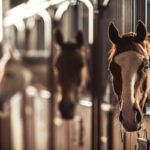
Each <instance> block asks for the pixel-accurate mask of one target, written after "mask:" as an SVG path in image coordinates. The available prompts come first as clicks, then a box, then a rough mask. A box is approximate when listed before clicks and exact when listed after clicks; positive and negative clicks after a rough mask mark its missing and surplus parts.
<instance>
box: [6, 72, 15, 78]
mask: <svg viewBox="0 0 150 150" xmlns="http://www.w3.org/2000/svg"><path fill="white" fill-rule="evenodd" d="M13 76H14V73H12V72H6V77H7V78H12V77H13Z"/></svg>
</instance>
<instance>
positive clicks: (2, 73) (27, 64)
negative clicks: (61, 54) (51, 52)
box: [0, 50, 48, 111]
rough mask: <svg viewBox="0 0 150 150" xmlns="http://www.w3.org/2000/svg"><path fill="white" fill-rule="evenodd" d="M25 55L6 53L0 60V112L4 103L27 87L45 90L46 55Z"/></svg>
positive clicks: (16, 52) (46, 75) (46, 74)
mask: <svg viewBox="0 0 150 150" xmlns="http://www.w3.org/2000/svg"><path fill="white" fill-rule="evenodd" d="M25 53H26V54H25ZM25 53H23V52H22V53H19V52H18V51H16V50H15V51H7V52H5V53H4V55H3V57H2V58H1V60H0V107H1V111H2V108H3V104H4V103H6V102H7V101H9V100H10V98H11V97H12V96H13V95H14V94H16V93H17V92H25V90H26V88H27V87H28V86H33V87H36V89H37V90H39V91H40V90H41V89H43V90H47V77H48V57H46V56H48V55H47V54H46V56H44V55H43V54H41V53H40V52H34V56H33V55H32V53H31V52H30V53H27V52H25ZM35 53H36V55H35ZM37 53H38V54H37Z"/></svg>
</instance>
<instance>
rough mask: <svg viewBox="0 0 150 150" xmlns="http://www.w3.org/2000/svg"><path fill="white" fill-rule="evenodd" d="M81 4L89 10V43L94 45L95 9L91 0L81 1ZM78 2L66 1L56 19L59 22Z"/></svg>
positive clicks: (73, 0) (56, 14)
mask: <svg viewBox="0 0 150 150" xmlns="http://www.w3.org/2000/svg"><path fill="white" fill-rule="evenodd" d="M79 2H81V3H83V4H84V5H85V6H86V7H87V8H88V11H89V12H88V16H89V17H88V25H89V27H88V41H89V44H93V41H94V40H93V39H94V7H93V5H92V3H91V1H89V0H79ZM75 3H76V1H75V0H72V1H66V2H65V3H63V4H62V5H60V6H59V7H58V9H57V11H56V13H55V17H54V18H55V19H56V20H57V21H58V20H60V19H61V18H62V16H63V14H64V13H65V12H66V11H67V10H68V8H69V6H71V5H75Z"/></svg>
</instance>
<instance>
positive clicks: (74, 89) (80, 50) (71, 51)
mask: <svg viewBox="0 0 150 150" xmlns="http://www.w3.org/2000/svg"><path fill="white" fill-rule="evenodd" d="M55 41H56V44H57V50H58V49H59V53H58V54H57V55H56V59H55V63H54V66H55V76H56V80H57V81H56V82H57V85H58V93H59V94H58V95H61V97H60V100H59V101H60V102H59V110H60V112H61V115H62V117H63V118H64V119H72V118H73V117H74V112H75V106H76V104H77V102H78V100H79V98H80V96H81V94H82V93H83V92H84V91H85V90H86V87H87V83H88V82H89V67H88V66H89V62H90V55H89V49H88V48H87V47H86V46H85V45H84V41H83V35H82V32H81V31H78V33H77V34H76V37H75V41H74V42H64V39H63V35H62V33H61V32H60V31H59V30H57V31H56V33H55Z"/></svg>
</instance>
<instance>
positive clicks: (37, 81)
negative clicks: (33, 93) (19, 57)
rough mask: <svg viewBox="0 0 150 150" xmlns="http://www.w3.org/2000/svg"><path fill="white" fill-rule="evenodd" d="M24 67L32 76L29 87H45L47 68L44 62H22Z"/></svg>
mask: <svg viewBox="0 0 150 150" xmlns="http://www.w3.org/2000/svg"><path fill="white" fill-rule="evenodd" d="M24 64H25V67H26V68H27V69H28V70H30V72H31V74H32V80H31V85H33V86H36V87H38V88H41V87H43V88H46V87H47V75H48V66H47V63H46V61H41V62H38V63H35V62H34V63H32V62H29V61H28V62H27V61H25V62H24Z"/></svg>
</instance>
